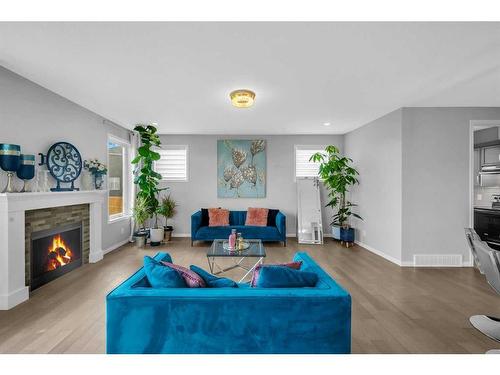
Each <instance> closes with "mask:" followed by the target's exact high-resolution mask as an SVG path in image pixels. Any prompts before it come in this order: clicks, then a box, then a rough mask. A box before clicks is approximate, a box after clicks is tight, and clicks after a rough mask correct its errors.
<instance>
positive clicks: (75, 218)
mask: <svg viewBox="0 0 500 375" xmlns="http://www.w3.org/2000/svg"><path fill="white" fill-rule="evenodd" d="M24 221H25V229H24V238H25V245H24V262H25V264H26V266H25V271H24V275H25V283H26V286H30V279H31V275H30V273H31V264H30V260H31V251H32V249H31V240H32V237H31V234H32V233H36V232H38V231H43V230H47V229H56V228H58V227H61V226H64V225H68V224H78V223H82V231H83V233H82V238H83V244H82V245H83V246H82V249H81V250H82V264H85V263H88V262H89V250H90V245H89V239H90V236H89V224H90V220H89V205H88V204H75V205H73V206H64V207H50V208H42V209H39V210H29V211H26V213H25V216H24Z"/></svg>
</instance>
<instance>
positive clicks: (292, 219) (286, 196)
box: [161, 135, 343, 235]
mask: <svg viewBox="0 0 500 375" xmlns="http://www.w3.org/2000/svg"><path fill="white" fill-rule="evenodd" d="M230 138H233V139H234V138H236V139H255V138H263V139H266V141H267V173H266V180H267V181H266V182H267V186H266V198H259V199H247V198H240V199H228V198H226V199H219V198H217V140H218V139H230ZM161 140H162V143H163V144H173V145H188V146H189V153H188V158H189V181H188V182H171V181H169V182H165V183H164V185H166V186H169V187H170V192H171V194H172V197H173V198H174V199H175V200H176V201H177V202H178V204H179V207H178V213H177V215H176V216H175V217H174V218H173V220H172V221H171V223H172V225H174V235H189V234H190V233H191V226H190V225H191V214H192V213H194V212H195V211H197V210H199V209H200V208H202V207H219V206H220V207H225V208H228V209H235V210H246V209H247V208H248V207H267V208H277V209H280V210H283V211H284V212H285V214H286V215H287V233H288V234H289V235H290V234H295V231H296V229H295V228H296V210H297V195H296V184H295V182H294V174H295V169H294V168H295V167H294V145H326V144H334V145H336V146H337V147H339V148H340V149H341V150H343V136H335V135H323V136H308V135H289V136H281V135H280V136H254V135H252V136H246V135H232V136H225V135H224V136H222V135H221V136H216V135H162V136H161ZM322 202H325V191H324V189H323V190H322ZM330 216H331V212H330V211H327V210H326V209H325V210H323V223H324V227H325V233H329V229H328V224H329V223H330V221H331V220H330ZM169 223H170V221H169Z"/></svg>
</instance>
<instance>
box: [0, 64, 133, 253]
mask: <svg viewBox="0 0 500 375" xmlns="http://www.w3.org/2000/svg"><path fill="white" fill-rule="evenodd" d="M108 133H112V134H115V135H116V136H119V137H122V138H127V137H128V136H127V131H125V130H124V129H123V130H122V129H121V128H117V127H114V126H109V125H104V124H103V118H102V117H100V116H98V115H97V114H95V113H93V112H91V111H89V110H87V109H85V108H83V107H80V106H78V105H77V104H75V103H73V102H70V101H69V100H67V99H65V98H63V97H61V96H59V95H57V94H55V93H53V92H51V91H49V90H47V89H45V88H43V87H41V86H38V85H36V84H35V83H33V82H31V81H28V80H27V79H25V78H23V77H21V76H19V75H17V74H15V73H13V72H11V71H9V70H7V69H5V68H3V67H0V143H14V144H19V145H21V152H24V153H28V154H35V155H37V154H38V153H39V152H42V153H46V152H47V150H48V149H49V147H50V146H51V145H52V144H53V143H55V142H57V141H68V142H70V143H72V144H73V145H75V146H76V147H77V148H78V149H79V151H80V153H81V155H82V158H84V159H88V158H98V159H100V160H101V161H104V162H105V161H106V142H107V134H108ZM37 158H38V157H37ZM37 161H38V160H37ZM37 167H38V166H37ZM4 184H5V173H3V172H2V173H1V176H0V186H2V188H3V186H4ZM17 184H18V186H20V185H21V184H20V181H18V182H17ZM76 185H77V186H79V181H77V184H76ZM54 194H56V193H54ZM103 211H104V214H103V240H102V242H103V243H102V246H103V249H104V250H105V249H107V248H109V247H111V246H113V245H114V244H117V243H119V242H122V241H124V240H126V239H127V238H128V235H129V227H130V220H123V221H120V222H117V223H113V224H108V219H107V205H105V207H103Z"/></svg>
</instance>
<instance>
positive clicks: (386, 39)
mask: <svg viewBox="0 0 500 375" xmlns="http://www.w3.org/2000/svg"><path fill="white" fill-rule="evenodd" d="M0 65H3V66H5V67H6V68H7V69H10V70H12V71H14V72H16V73H18V74H20V75H22V76H24V77H26V78H28V79H30V80H32V81H34V82H36V83H38V84H39V85H41V86H43V87H46V88H47V89H49V90H52V91H54V92H56V93H58V94H60V95H62V96H64V97H66V98H68V99H70V100H72V101H74V102H75V103H78V104H80V105H82V106H83V107H86V108H88V109H90V110H92V111H94V112H96V113H98V114H100V115H101V116H103V117H106V118H108V119H110V120H112V121H115V122H117V123H118V124H120V125H123V126H125V127H128V128H131V127H133V125H134V124H136V123H144V122H156V123H158V127H159V129H160V133H181V134H190V133H196V134H328V133H332V134H343V133H346V132H348V131H350V130H353V129H355V128H357V127H359V126H362V125H364V124H366V123H367V122H370V121H372V120H374V119H376V118H378V117H380V116H382V115H384V114H386V113H388V112H390V111H393V110H395V109H397V108H400V107H404V106H499V105H500V95H499V94H500V92H499V87H500V23H472V22H469V23H364V22H361V23H339V22H331V23H319V22H314V23H283V22H271V23H258V22H254V23H218V22H212V23H199V22H198V23H197V22H193V23H174V22H165V23H139V22H136V23H111V22H110V23H0ZM238 88H248V89H251V90H253V91H255V92H256V101H255V105H254V106H253V107H252V108H249V109H237V108H234V107H232V106H231V104H230V100H229V93H230V92H231V91H232V90H234V89H238ZM324 123H330V126H325V125H324Z"/></svg>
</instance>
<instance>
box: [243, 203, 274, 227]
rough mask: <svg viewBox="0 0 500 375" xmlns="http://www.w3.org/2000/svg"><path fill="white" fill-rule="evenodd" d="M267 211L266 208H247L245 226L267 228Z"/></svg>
mask: <svg viewBox="0 0 500 375" xmlns="http://www.w3.org/2000/svg"><path fill="white" fill-rule="evenodd" d="M268 213H269V209H267V208H254V207H248V210H247V219H246V221H245V225H254V226H257V227H267V214H268Z"/></svg>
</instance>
